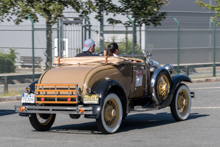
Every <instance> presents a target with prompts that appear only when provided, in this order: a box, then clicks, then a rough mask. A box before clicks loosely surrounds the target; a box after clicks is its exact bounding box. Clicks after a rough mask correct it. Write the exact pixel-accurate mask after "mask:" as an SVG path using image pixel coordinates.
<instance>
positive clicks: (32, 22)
mask: <svg viewBox="0 0 220 147" xmlns="http://www.w3.org/2000/svg"><path fill="white" fill-rule="evenodd" d="M26 16H27V17H28V18H29V19H30V21H31V24H32V72H33V77H32V79H33V81H34V79H35V77H34V76H35V75H34V21H33V19H32V18H31V17H30V15H29V14H26Z"/></svg>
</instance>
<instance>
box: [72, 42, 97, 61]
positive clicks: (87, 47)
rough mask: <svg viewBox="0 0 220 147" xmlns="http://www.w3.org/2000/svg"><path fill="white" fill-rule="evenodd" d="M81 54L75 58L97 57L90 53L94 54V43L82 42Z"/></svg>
mask: <svg viewBox="0 0 220 147" xmlns="http://www.w3.org/2000/svg"><path fill="white" fill-rule="evenodd" d="M82 51H83V52H82V53H79V54H77V55H76V57H82V56H98V55H94V54H92V53H94V51H95V41H93V40H92V39H87V40H85V41H84V47H83V50H82Z"/></svg>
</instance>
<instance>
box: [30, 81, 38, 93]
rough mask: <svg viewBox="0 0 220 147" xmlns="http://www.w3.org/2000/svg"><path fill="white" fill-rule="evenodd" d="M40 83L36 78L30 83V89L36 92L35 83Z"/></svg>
mask: <svg viewBox="0 0 220 147" xmlns="http://www.w3.org/2000/svg"><path fill="white" fill-rule="evenodd" d="M37 83H38V80H35V81H34V82H32V83H31V84H30V85H29V87H30V89H31V92H34V91H35V84H37Z"/></svg>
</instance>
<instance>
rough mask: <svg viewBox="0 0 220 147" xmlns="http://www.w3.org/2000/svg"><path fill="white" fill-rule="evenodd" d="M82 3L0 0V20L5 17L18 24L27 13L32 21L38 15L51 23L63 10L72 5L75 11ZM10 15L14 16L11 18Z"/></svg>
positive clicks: (69, 1) (76, 1) (75, 1)
mask: <svg viewBox="0 0 220 147" xmlns="http://www.w3.org/2000/svg"><path fill="white" fill-rule="evenodd" d="M82 5H83V3H82V2H81V1H80V0H65V1H61V0H35V1H33V0H1V2H0V20H1V21H2V22H3V20H4V19H5V18H7V20H8V21H10V20H13V21H14V22H15V23H16V24H20V23H21V22H23V20H24V19H28V17H27V16H26V14H29V15H30V16H31V18H32V19H33V20H34V22H38V21H39V19H38V16H37V14H39V15H40V16H42V17H44V18H46V21H47V24H53V23H55V22H56V19H57V18H58V17H63V10H64V9H65V8H68V7H72V8H73V9H74V10H76V11H77V12H80V9H82ZM12 16H16V18H15V19H13V17H12Z"/></svg>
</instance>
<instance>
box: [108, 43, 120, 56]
mask: <svg viewBox="0 0 220 147" xmlns="http://www.w3.org/2000/svg"><path fill="white" fill-rule="evenodd" d="M107 50H109V51H110V53H111V54H116V55H117V54H118V53H119V49H118V45H117V43H111V44H110V45H109V46H108V48H107Z"/></svg>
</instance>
